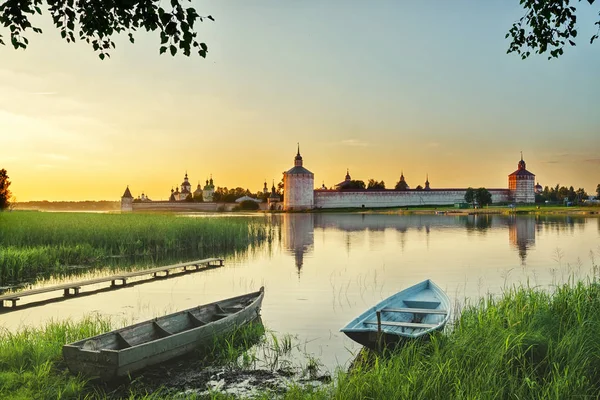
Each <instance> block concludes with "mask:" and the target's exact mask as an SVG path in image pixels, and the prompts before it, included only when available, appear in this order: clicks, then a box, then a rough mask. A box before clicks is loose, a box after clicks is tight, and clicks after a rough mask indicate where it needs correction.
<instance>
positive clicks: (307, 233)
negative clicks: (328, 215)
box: [281, 214, 315, 278]
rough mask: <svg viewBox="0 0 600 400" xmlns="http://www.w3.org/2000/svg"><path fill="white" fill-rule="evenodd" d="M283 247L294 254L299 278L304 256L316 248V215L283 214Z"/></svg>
mask: <svg viewBox="0 0 600 400" xmlns="http://www.w3.org/2000/svg"><path fill="white" fill-rule="evenodd" d="M281 222H282V230H283V232H284V233H283V247H284V248H285V250H286V251H288V252H290V253H293V254H294V261H295V264H296V270H297V271H298V278H300V271H301V270H302V266H303V265H304V255H305V254H306V253H309V252H311V251H312V249H313V246H314V230H315V229H314V226H315V222H314V214H283V216H282V221H281Z"/></svg>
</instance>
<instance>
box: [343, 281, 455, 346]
mask: <svg viewBox="0 0 600 400" xmlns="http://www.w3.org/2000/svg"><path fill="white" fill-rule="evenodd" d="M449 318H450V299H449V298H448V296H447V295H446V293H445V292H444V291H443V290H442V289H440V287H439V286H438V285H436V284H435V283H433V282H432V281H431V280H430V279H427V280H425V281H423V282H420V283H417V284H416V285H413V286H411V287H409V288H406V289H404V290H402V291H401V292H398V293H396V294H394V295H392V296H390V297H388V298H387V299H385V300H382V301H381V302H379V303H378V304H376V305H375V306H374V307H371V308H369V309H368V310H367V311H365V312H364V313H362V314H361V315H359V316H358V317H356V318H355V319H353V320H352V321H350V322H349V323H348V325H346V326H345V327H344V328H342V329H341V331H342V332H344V333H345V334H346V335H347V336H348V337H349V338H350V339H352V340H354V341H356V342H358V343H360V344H362V345H363V346H366V347H369V348H371V349H380V348H382V347H385V346H389V345H395V344H398V343H401V342H402V341H405V340H408V339H417V338H420V337H423V336H427V335H428V334H429V333H431V332H433V331H439V330H442V329H444V326H445V325H446V323H447V322H448V319H449Z"/></svg>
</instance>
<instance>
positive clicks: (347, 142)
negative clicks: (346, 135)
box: [342, 139, 369, 147]
mask: <svg viewBox="0 0 600 400" xmlns="http://www.w3.org/2000/svg"><path fill="white" fill-rule="evenodd" d="M342 144H343V145H344V146H353V147H366V146H369V144H368V143H367V142H364V141H362V140H358V139H345V140H342Z"/></svg>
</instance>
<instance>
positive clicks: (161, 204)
mask: <svg viewBox="0 0 600 400" xmlns="http://www.w3.org/2000/svg"><path fill="white" fill-rule="evenodd" d="M236 205H237V204H236V203H207V202H204V203H192V202H187V201H182V202H179V201H148V202H142V203H133V210H131V211H167V210H168V211H217V210H218V208H219V207H221V206H222V207H224V211H231V209H232V208H233V207H235V206H236ZM121 211H126V210H123V209H121Z"/></svg>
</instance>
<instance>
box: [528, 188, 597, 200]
mask: <svg viewBox="0 0 600 400" xmlns="http://www.w3.org/2000/svg"><path fill="white" fill-rule="evenodd" d="M587 198H588V195H587V193H586V191H585V190H584V189H583V188H579V189H577V190H575V188H574V187H573V186H570V187H569V188H567V187H566V186H560V185H559V184H556V186H555V187H553V188H549V187H548V186H546V187H544V190H543V191H542V193H540V194H539V195H536V200H535V201H536V203H543V202H545V201H549V202H560V203H563V202H566V201H570V202H575V201H576V202H580V201H581V200H585V199H587Z"/></svg>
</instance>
